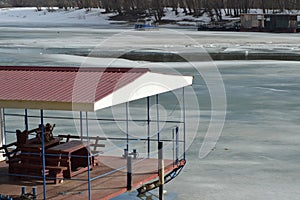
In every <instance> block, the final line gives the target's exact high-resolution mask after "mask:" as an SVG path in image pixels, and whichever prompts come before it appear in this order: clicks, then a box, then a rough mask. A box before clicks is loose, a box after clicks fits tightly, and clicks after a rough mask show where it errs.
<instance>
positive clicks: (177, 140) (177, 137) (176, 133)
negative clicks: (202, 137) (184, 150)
mask: <svg viewBox="0 0 300 200" xmlns="http://www.w3.org/2000/svg"><path fill="white" fill-rule="evenodd" d="M175 137H176V145H175V155H176V157H175V158H176V164H178V161H179V159H178V158H179V157H178V155H179V134H178V126H177V127H176V128H175Z"/></svg>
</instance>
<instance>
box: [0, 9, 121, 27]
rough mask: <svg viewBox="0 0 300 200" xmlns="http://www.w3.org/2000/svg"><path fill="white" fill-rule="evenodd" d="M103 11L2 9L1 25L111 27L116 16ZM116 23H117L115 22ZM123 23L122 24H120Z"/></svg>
mask: <svg viewBox="0 0 300 200" xmlns="http://www.w3.org/2000/svg"><path fill="white" fill-rule="evenodd" d="M103 11H104V10H103V9H97V8H94V9H92V10H91V11H88V12H87V11H86V10H85V9H69V10H67V11H66V10H61V9H58V8H54V10H53V11H51V12H49V11H48V10H47V9H46V8H43V10H42V11H37V9H36V8H34V7H30V8H2V9H0V25H10V26H13V25H18V26H22V25H30V24H35V25H44V26H47V25H56V26H60V25H61V26H63V25H99V26H100V25H109V24H111V21H109V17H110V16H112V15H114V14H103V13H102V12H103ZM114 23H116V22H114ZM120 23H121V22H120Z"/></svg>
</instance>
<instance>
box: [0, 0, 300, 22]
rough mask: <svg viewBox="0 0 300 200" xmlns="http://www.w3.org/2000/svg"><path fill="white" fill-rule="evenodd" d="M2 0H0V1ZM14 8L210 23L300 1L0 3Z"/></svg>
mask: <svg viewBox="0 0 300 200" xmlns="http://www.w3.org/2000/svg"><path fill="white" fill-rule="evenodd" d="M0 1H1V0H0ZM2 2H3V3H5V5H10V6H13V7H24V6H35V7H37V10H41V8H42V7H47V8H48V10H49V11H51V10H53V9H52V8H53V7H59V8H61V9H65V10H68V9H70V8H78V9H86V10H87V11H89V10H91V9H92V8H103V9H105V12H106V13H112V12H114V13H117V14H118V16H119V17H124V18H126V17H127V18H130V19H132V18H135V17H147V16H153V17H154V18H155V20H156V21H161V20H162V17H163V16H164V14H165V8H166V7H170V8H172V10H173V11H174V13H175V14H178V13H179V11H182V12H183V13H185V14H186V15H192V16H195V17H198V16H202V15H203V14H208V16H210V17H211V19H212V20H215V21H220V20H222V16H224V14H225V15H227V16H232V17H238V16H239V15H240V14H241V13H249V12H250V10H251V9H261V10H262V12H263V13H269V12H273V13H274V12H295V11H298V10H300V0H2Z"/></svg>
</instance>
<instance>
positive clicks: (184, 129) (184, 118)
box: [182, 88, 186, 160]
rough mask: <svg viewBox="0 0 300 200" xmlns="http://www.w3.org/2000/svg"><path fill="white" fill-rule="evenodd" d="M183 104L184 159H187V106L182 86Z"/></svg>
mask: <svg viewBox="0 0 300 200" xmlns="http://www.w3.org/2000/svg"><path fill="white" fill-rule="evenodd" d="M182 104H183V159H184V160H185V156H186V155H185V151H186V141H185V140H186V125H185V123H186V110H185V109H186V108H185V90H184V88H182Z"/></svg>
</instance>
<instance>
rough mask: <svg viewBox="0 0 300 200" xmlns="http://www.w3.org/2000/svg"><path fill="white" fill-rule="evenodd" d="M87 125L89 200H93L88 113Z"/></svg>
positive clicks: (86, 114)
mask: <svg viewBox="0 0 300 200" xmlns="http://www.w3.org/2000/svg"><path fill="white" fill-rule="evenodd" d="M85 117H86V118H85V123H86V137H87V147H86V148H87V152H88V155H87V159H88V160H87V163H88V200H91V168H90V165H91V160H90V139H89V119H88V112H86V113H85Z"/></svg>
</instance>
